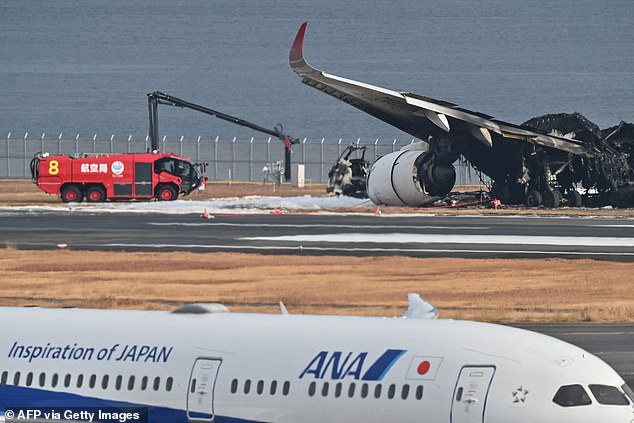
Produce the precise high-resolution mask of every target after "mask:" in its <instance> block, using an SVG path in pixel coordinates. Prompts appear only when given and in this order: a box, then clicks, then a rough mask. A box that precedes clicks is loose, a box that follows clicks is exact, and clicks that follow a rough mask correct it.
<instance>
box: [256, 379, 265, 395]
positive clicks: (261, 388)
mask: <svg viewBox="0 0 634 423" xmlns="http://www.w3.org/2000/svg"><path fill="white" fill-rule="evenodd" d="M256 391H257V393H258V395H262V392H264V381H263V380H258V386H257V388H256Z"/></svg>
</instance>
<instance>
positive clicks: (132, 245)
mask: <svg viewBox="0 0 634 423" xmlns="http://www.w3.org/2000/svg"><path fill="white" fill-rule="evenodd" d="M103 246H104V247H115V248H153V249H159V248H173V249H191V248H200V249H207V250H227V251H229V250H233V251H290V252H302V251H303V252H322V253H323V252H341V253H348V254H349V253H376V254H386V253H389V254H403V253H425V254H433V253H440V254H447V253H466V254H497V255H499V254H518V255H548V256H562V255H565V256H586V257H588V256H606V257H623V256H634V252H631V253H629V252H601V251H546V250H479V249H443V248H389V247H374V248H361V247H350V246H344V247H337V246H332V247H311V246H303V245H295V246H281V245H226V244H222V245H219V244H135V243H110V244H103Z"/></svg>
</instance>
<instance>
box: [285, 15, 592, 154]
mask: <svg viewBox="0 0 634 423" xmlns="http://www.w3.org/2000/svg"><path fill="white" fill-rule="evenodd" d="M306 25H307V23H306V22H304V23H303V24H302V26H301V27H300V29H299V31H298V33H297V36H296V38H295V41H294V43H293V46H292V48H291V52H290V56H289V61H290V65H291V68H292V69H293V71H294V72H295V73H296V74H297V75H299V76H301V77H302V82H303V83H304V84H306V85H309V86H311V87H313V88H316V89H318V90H319V91H322V92H324V93H326V94H329V95H331V96H333V97H335V98H337V99H339V100H341V101H344V102H346V103H348V104H350V105H352V106H354V107H356V108H357V109H359V110H362V111H364V112H366V113H369V114H370V115H372V116H374V117H376V118H378V119H381V120H382V121H384V122H387V123H389V124H390V125H393V126H395V127H397V128H399V129H401V130H403V131H405V132H407V133H409V134H411V135H413V136H415V137H417V138H419V139H422V140H424V141H425V140H427V138H428V137H429V136H430V135H431V136H434V137H442V136H446V135H448V134H454V135H455V134H457V133H459V132H466V133H468V134H470V135H472V136H473V137H474V138H476V139H477V140H479V141H480V142H482V143H483V144H485V145H487V146H489V147H492V146H493V141H494V140H496V141H497V140H499V141H503V139H517V140H522V141H526V142H532V143H535V144H540V145H543V146H546V147H552V148H555V149H558V150H563V151H566V152H569V153H574V154H584V155H587V154H588V152H587V149H586V148H585V147H584V143H583V142H582V141H580V140H576V139H574V138H568V137H563V136H559V135H556V134H549V133H545V132H541V131H538V130H534V129H531V128H528V127H522V126H519V125H514V124H511V123H507V122H503V121H500V120H496V119H494V118H493V117H491V116H488V115H486V114H483V113H479V112H474V111H471V110H467V109H464V108H461V107H459V106H457V105H455V104H452V103H449V102H446V101H442V100H436V99H433V98H429V97H424V96H421V95H417V94H413V93H408V92H398V91H393V90H390V89H387V88H382V87H377V86H374V85H370V84H366V83H363V82H359V81H354V80H352V79H347V78H342V77H339V76H336V75H331V74H329V73H326V72H323V71H321V70H319V69H316V68H314V67H312V66H311V65H310V64H309V63H308V62H307V61H306V59H305V58H304V53H303V50H304V48H303V47H304V35H305V32H306Z"/></svg>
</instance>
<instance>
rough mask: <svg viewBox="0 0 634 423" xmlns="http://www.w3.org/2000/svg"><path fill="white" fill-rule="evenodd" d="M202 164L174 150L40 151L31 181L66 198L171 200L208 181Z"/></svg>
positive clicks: (32, 162)
mask: <svg viewBox="0 0 634 423" xmlns="http://www.w3.org/2000/svg"><path fill="white" fill-rule="evenodd" d="M202 166H203V165H201V164H193V163H192V162H190V161H189V160H188V159H186V158H184V157H180V156H177V155H175V154H173V153H145V154H135V153H128V154H111V155H96V156H85V157H79V158H75V157H71V156H51V155H49V154H47V153H43V154H42V153H38V154H36V155H35V157H34V158H33V160H32V161H31V174H32V177H33V182H34V183H35V184H37V186H38V187H39V188H40V189H41V190H42V191H44V192H46V193H48V194H59V195H60V197H61V199H62V201H63V202H65V203H67V202H71V201H74V202H80V201H82V200H83V199H84V198H85V199H86V201H88V202H102V201H106V200H112V201H116V200H131V199H135V200H150V199H153V198H156V199H158V200H162V201H172V200H175V199H176V198H177V197H178V194H179V193H180V194H183V195H187V194H189V193H190V192H192V191H193V190H194V189H196V188H198V187H204V185H205V182H206V177H203V176H202V175H201V171H202V170H203V169H201V167H202Z"/></svg>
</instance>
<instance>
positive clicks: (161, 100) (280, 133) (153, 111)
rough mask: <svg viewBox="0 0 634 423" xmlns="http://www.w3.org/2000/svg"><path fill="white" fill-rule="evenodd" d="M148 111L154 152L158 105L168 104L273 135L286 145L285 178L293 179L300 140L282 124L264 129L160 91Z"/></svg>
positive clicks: (156, 142)
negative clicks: (294, 151) (295, 150)
mask: <svg viewBox="0 0 634 423" xmlns="http://www.w3.org/2000/svg"><path fill="white" fill-rule="evenodd" d="M147 96H148V110H149V116H150V129H149V135H150V144H151V146H152V150H154V151H158V150H159V148H158V143H159V128H158V105H159V104H166V105H169V106H174V107H181V108H187V109H192V110H196V111H198V112H201V113H205V114H207V115H210V116H215V117H217V118H218V119H222V120H225V121H227V122H231V123H235V124H236V125H240V126H245V127H247V128H251V129H253V130H255V131H258V132H263V133H265V134H268V135H272V136H274V137H276V138H278V139H279V140H281V141H282V142H283V143H284V178H285V179H286V180H289V179H290V177H291V145H292V144H299V139H298V138H292V137H290V136H288V134H286V133H285V132H284V129H283V127H282V125H281V124H279V123H278V124H277V125H275V126H274V127H273V129H268V128H264V127H263V126H260V125H257V124H255V123H253V122H249V121H248V120H244V119H241V118H238V117H235V116H231V115H228V114H226V113H222V112H219V111H217V110H213V109H210V108H208V107H205V106H201V105H199V104H195V103H191V102H189V101H185V100H183V99H180V98H178V97H174V96H172V95H169V94H165V93H162V92H160V91H154V92H153V93H149V94H148V95H147Z"/></svg>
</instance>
